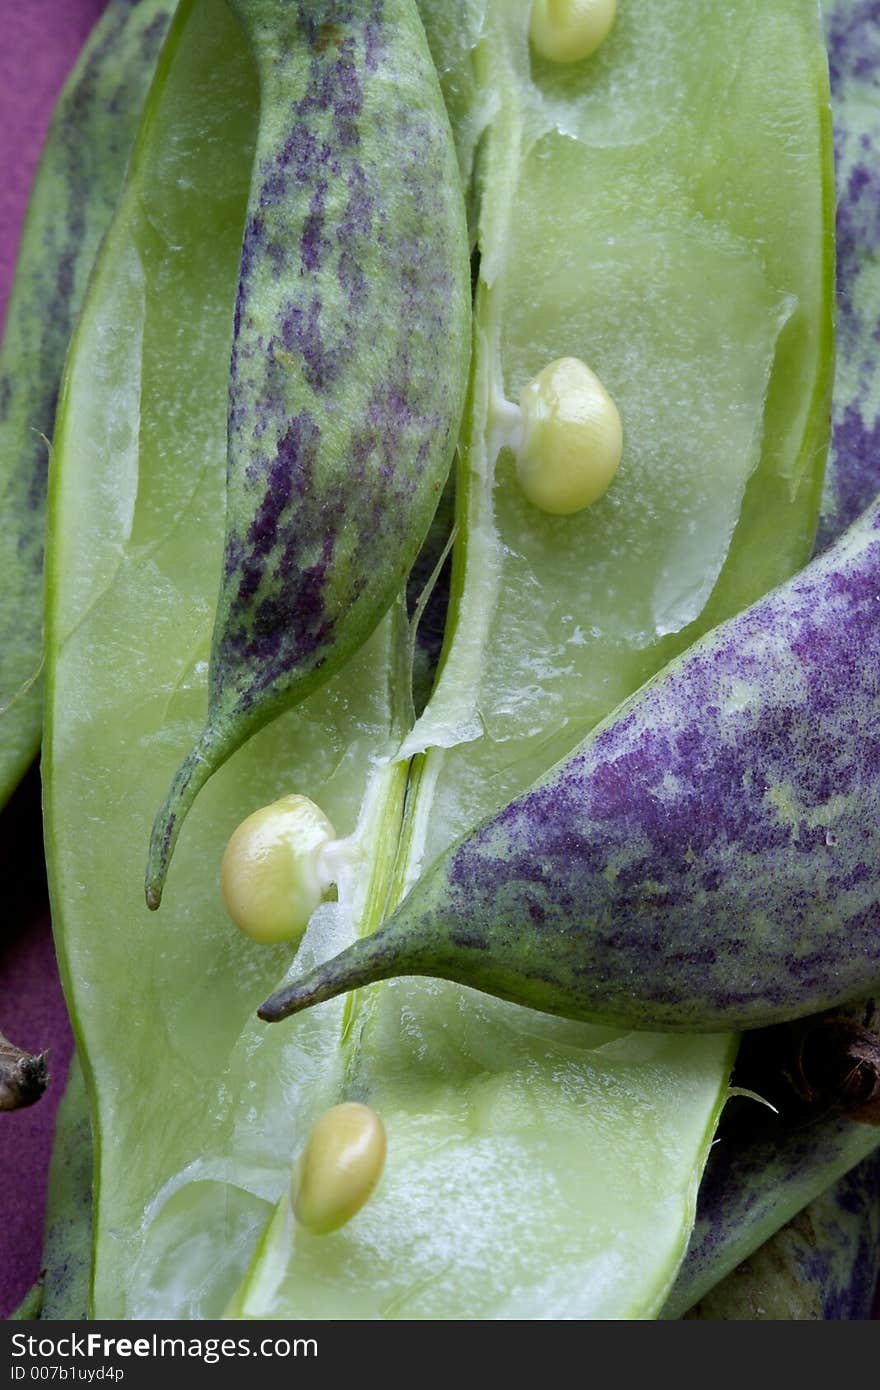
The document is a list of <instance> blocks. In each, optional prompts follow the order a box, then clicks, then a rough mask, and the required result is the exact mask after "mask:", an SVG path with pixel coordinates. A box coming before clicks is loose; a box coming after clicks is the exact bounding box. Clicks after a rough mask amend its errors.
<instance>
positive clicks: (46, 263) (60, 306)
mask: <svg viewBox="0 0 880 1390" xmlns="http://www.w3.org/2000/svg"><path fill="white" fill-rule="evenodd" d="M173 12H174V3H173V0H111V3H110V4H109V5H108V6H107V9H106V10H105V12H104V14H103V15H102V16H101V19H100V20H99V22H98V24H97V25H96V27H95V29H94V31H93V33H92V35H91V38H90V39H89V41H88V43H87V44H86V46H85V48H84V50H83V53H82V55H81V57H80V59H79V61H78V62H77V64H76V66H75V68H74V70H73V72H72V74H71V76H70V77H69V78H68V80H67V83H66V84H65V87H64V89H63V91H62V93H61V95H60V97H59V99H58V103H57V105H56V108H55V113H54V115H53V118H52V123H51V126H50V128H49V133H48V136H47V139H46V144H45V146H44V149H43V154H42V158H41V161H40V166H39V169H38V171H37V175H36V180H35V183H34V188H33V192H32V195H31V200H30V203H29V205H28V212H27V218H26V222H25V227H24V232H23V236H22V242H21V250H20V253H19V258H18V264H17V266H16V273H15V281H14V283H13V287H12V292H11V295H10V298H9V304H8V308H7V314H6V328H5V333H4V338H3V346H2V350H0V514H2V516H3V520H4V525H3V529H2V531H0V804H2V802H3V801H5V800H6V798H7V796H8V795H9V794H10V793H11V792H12V791H13V789H14V788H15V786H16V784H17V783H18V780H19V778H20V777H21V775H22V773H23V772H24V771H25V769H26V768H27V766H28V764H29V763H30V762H31V760H32V759H33V757H34V755H35V753H36V751H37V748H38V746H39V742H40V730H41V726H42V682H41V680H40V679H39V671H40V662H41V651H42V614H43V543H44V531H45V514H46V481H47V472H48V455H49V448H48V444H47V437H49V436H51V434H52V429H53V422H54V417H55V404H56V401H57V398H58V390H59V383H60V380H61V371H62V367H63V365H64V355H65V352H66V351H67V343H68V339H69V337H70V333H71V330H72V328H73V325H74V322H75V320H76V316H77V314H78V312H79V306H80V304H81V302H82V299H83V296H84V294H85V291H86V286H87V283H88V279H89V274H90V272H91V268H92V263H93V261H94V258H95V253H96V251H97V249H98V245H99V243H100V240H101V238H102V236H103V235H104V232H105V230H106V228H107V226H108V225H109V222H110V218H111V215H112V212H113V209H114V207H115V204H116V200H117V197H118V195H119V192H120V189H121V187H122V180H123V176H124V173H125V167H126V163H127V161H128V157H129V153H130V150H131V147H132V144H133V141H134V134H135V131H136V129H137V123H138V120H139V118H140V113H141V108H142V106H143V103H144V98H145V96H146V92H147V87H148V84H149V81H150V78H151V76H152V72H153V68H154V66H155V62H156V57H157V55H158V52H159V48H160V46H161V43H162V40H163V38H164V36H165V33H166V31H167V28H168V25H169V22H170V19H171V15H172V14H173Z"/></svg>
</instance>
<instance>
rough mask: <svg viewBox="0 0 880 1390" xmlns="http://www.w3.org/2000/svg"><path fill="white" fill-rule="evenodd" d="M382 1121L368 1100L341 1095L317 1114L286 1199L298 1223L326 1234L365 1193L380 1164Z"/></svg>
mask: <svg viewBox="0 0 880 1390" xmlns="http://www.w3.org/2000/svg"><path fill="white" fill-rule="evenodd" d="M385 1152H386V1140H385V1126H384V1125H383V1124H382V1121H381V1119H380V1118H379V1116H378V1115H377V1114H376V1112H375V1110H371V1109H370V1107H369V1106H368V1105H361V1104H360V1103H358V1102H356V1101H345V1102H343V1104H341V1105H334V1106H333V1107H332V1109H330V1110H327V1111H325V1112H324V1114H323V1115H322V1116H321V1118H320V1119H319V1120H318V1122H317V1124H316V1125H315V1127H314V1129H313V1130H312V1132H311V1134H310V1135H309V1138H308V1141H307V1143H306V1146H305V1148H304V1150H303V1152H302V1155H301V1157H300V1159H299V1162H298V1164H297V1166H296V1172H295V1174H294V1179H293V1188H292V1193H291V1197H292V1202H293V1210H294V1215H295V1216H296V1219H297V1221H298V1222H299V1224H300V1225H301V1226H303V1227H304V1228H305V1229H306V1230H307V1231H311V1232H312V1234H313V1235H328V1234H329V1233H330V1232H331V1231H338V1230H339V1228H340V1226H344V1225H345V1224H346V1222H348V1221H350V1220H351V1218H352V1217H353V1216H354V1215H355V1214H356V1213H357V1212H359V1211H360V1209H361V1207H362V1206H363V1205H364V1204H365V1203H366V1202H367V1201H368V1200H369V1199H370V1197H371V1196H372V1194H373V1191H374V1190H375V1187H376V1184H377V1183H378V1181H379V1179H380V1177H381V1176H382V1169H383V1168H384V1166H385Z"/></svg>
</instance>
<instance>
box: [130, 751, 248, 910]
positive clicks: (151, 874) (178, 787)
mask: <svg viewBox="0 0 880 1390" xmlns="http://www.w3.org/2000/svg"><path fill="white" fill-rule="evenodd" d="M225 756H228V755H227V754H225V753H223V754H221V752H220V749H219V748H218V746H217V744H216V741H215V735H214V732H213V730H212V729H210V728H209V729H206V730H205V732H204V733H203V734H202V736H201V738H200V739H199V741H198V743H197V744H196V746H195V748H193V750H192V752H191V753H189V754H188V755H187V757H186V758H184V760H183V762H182V763H181V764H180V767H179V768H178V769H177V771H176V772H175V774H174V780H173V781H172V783H171V786H170V787H169V789H168V795H167V796H166V798H165V800H164V802H163V803H162V806H161V808H160V810H159V814H158V815H157V816H156V819H155V821H154V822H153V830H152V833H151V835H150V849H149V854H148V856H147V872H146V876H145V880H144V895H145V898H146V902H147V907H148V908H149V909H150V911H151V912H155V911H156V908H157V907H158V906H159V904H160V903H161V901H162V891H163V889H164V887H165V878H166V876H167V874H168V865H169V864H170V863H171V856H172V854H173V853H174V846H175V844H176V843H177V836H178V834H179V833H180V827H181V825H182V824H183V821H184V817H185V816H186V813H187V811H188V810H189V809H190V807H191V806H192V804H193V802H194V801H195V799H196V797H197V796H198V794H199V792H200V791H201V789H202V787H203V786H204V785H205V783H206V782H207V780H208V778H209V777H210V776H211V775H212V773H214V772H215V771H216V770H217V768H218V767H219V766H220V764H221V763H222V762H223V761H224V760H225Z"/></svg>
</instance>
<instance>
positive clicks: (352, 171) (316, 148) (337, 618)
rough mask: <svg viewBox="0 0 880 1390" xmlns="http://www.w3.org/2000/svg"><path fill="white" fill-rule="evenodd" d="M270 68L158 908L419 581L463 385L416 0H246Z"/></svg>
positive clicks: (450, 173) (447, 179) (456, 268)
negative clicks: (201, 666) (289, 725)
mask: <svg viewBox="0 0 880 1390" xmlns="http://www.w3.org/2000/svg"><path fill="white" fill-rule="evenodd" d="M232 8H233V10H234V11H235V13H236V14H237V15H238V17H239V18H240V20H241V21H242V24H243V26H244V28H245V31H246V33H247V36H248V38H249V40H250V42H251V47H252V49H253V53H254V57H255V59H256V63H257V69H258V72H259V77H260V127H259V134H258V139H257V151H256V156H255V162H254V177H253V181H252V186H251V194H250V202H249V209H248V217H247V222H246V226H245V235H244V242H243V246H242V253H241V266H240V283H239V290H238V298H237V302H236V308H235V331H234V341H233V354H232V376H231V385H230V398H229V435H228V438H229V446H228V469H227V524H226V551H225V563H224V573H223V579H222V584H221V590H220V597H219V600H218V605H217V613H216V619H215V626H214V638H213V646H212V653H211V672H210V680H209V708H208V717H207V724H206V728H205V730H204V732H203V734H202V736H201V738H200V740H199V742H198V743H197V745H196V747H195V748H194V749H193V751H192V753H190V755H189V756H188V757H187V758H186V760H185V761H184V762H183V764H182V765H181V767H180V769H179V771H178V773H177V774H176V776H175V778H174V781H173V783H172V787H171V790H170V792H169V795H168V798H167V800H166V802H165V805H164V806H163V808H162V810H161V811H160V813H159V815H158V817H157V819H156V823H155V826H154V829H153V837H152V841H151V846H150V858H149V864H148V869H147V884H146V887H147V902H148V904H149V905H150V906H151V907H157V906H158V904H159V900H160V897H161V892H162V884H163V881H164V877H165V872H166V870H167V865H168V861H169V859H170V856H171V853H172V850H173V847H174V842H175V839H176V836H177V833H178V831H179V829H180V823H181V821H182V819H183V816H184V815H185V814H186V811H187V809H188V807H189V806H190V805H191V804H192V801H193V800H194V798H195V796H196V794H197V792H198V791H199V789H200V788H201V786H202V785H203V784H204V783H205V781H206V780H207V779H208V777H210V776H211V774H212V773H213V772H215V771H216V769H217V768H218V767H219V766H220V765H221V764H222V763H223V762H224V761H225V760H226V759H227V758H228V757H229V756H230V755H231V754H232V753H233V752H234V751H235V749H236V748H238V747H239V746H240V745H241V744H242V743H244V741H245V740H246V739H248V738H249V737H250V736H251V735H252V734H253V733H255V732H256V731H257V729H259V728H260V727H261V726H262V725H263V724H265V723H267V722H268V721H269V720H270V719H273V718H275V717H276V716H277V715H278V714H279V713H281V711H282V710H283V709H285V708H287V707H288V706H290V705H292V704H295V703H297V702H298V701H300V700H302V699H303V698H304V697H305V696H306V695H308V694H309V693H310V692H311V691H312V690H313V689H314V688H315V687H316V686H317V685H319V684H320V683H321V682H323V681H324V680H326V679H327V677H328V676H330V675H331V674H332V673H333V672H334V671H335V670H337V669H338V668H339V667H340V666H341V665H342V664H343V663H344V662H345V661H346V660H347V659H348V658H349V657H350V656H351V655H352V654H353V653H354V652H355V651H356V650H357V649H358V648H359V647H360V646H361V645H362V643H363V642H364V641H365V640H366V638H367V637H368V636H369V634H370V632H371V631H372V630H373V628H374V627H375V626H376V624H377V623H378V621H379V619H380V618H381V617H382V615H383V613H384V612H386V611H387V609H388V607H389V606H390V604H391V602H392V601H393V599H394V597H395V595H396V594H397V593H399V592H400V591H401V590H402V588H403V586H404V583H405V581H406V575H407V573H408V571H409V569H410V567H411V565H412V562H413V560H414V559H415V557H416V554H417V553H418V549H419V546H420V544H421V541H422V539H423V537H424V535H425V533H426V531H427V529H428V526H429V524H430V521H431V517H432V515H433V513H434V510H435V508H436V506H437V502H438V500H439V497H440V494H441V491H442V488H443V483H444V481H445V478H446V475H447V473H448V470H449V464H450V462H451V458H452V453H453V450H454V447H455V442H456V439H457V435H458V425H459V420H460V416H461V412H462V408H463V404H464V391H465V387H466V377H467V363H468V354H469V339H470V266H469V258H468V243H467V232H466V227H465V213H464V198H463V192H462V188H461V183H460V180H459V175H458V166H457V162H456V156H455V150H454V147H453V143H452V134H451V131H450V129H449V122H448V118H447V115H446V111H445V108H444V106H443V101H442V97H441V94H440V88H439V84H438V81H437V76H436V73H435V71H434V67H433V65H432V63H431V59H430V56H429V54H428V49H427V42H426V39H425V36H424V31H423V30H422V26H421V21H420V20H419V17H418V13H417V11H416V8H415V4H414V3H413V0H321V2H320V3H319V0H297V2H296V3H282V0H233V4H232Z"/></svg>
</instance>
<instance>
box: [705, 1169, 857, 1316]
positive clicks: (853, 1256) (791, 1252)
mask: <svg viewBox="0 0 880 1390" xmlns="http://www.w3.org/2000/svg"><path fill="white" fill-rule="evenodd" d="M878 1273H880V1151H876V1150H875V1152H874V1153H873V1154H872V1155H871V1156H870V1157H869V1158H866V1159H863V1161H862V1162H861V1163H860V1164H859V1165H858V1167H857V1168H854V1169H852V1171H851V1172H849V1173H847V1174H846V1175H845V1176H844V1177H843V1178H841V1179H840V1180H839V1181H838V1182H836V1183H835V1184H834V1185H833V1187H830V1188H828V1190H827V1191H826V1192H823V1193H821V1194H820V1196H818V1197H816V1198H815V1199H814V1200H813V1201H812V1202H811V1203H810V1204H809V1206H807V1207H805V1208H804V1210H803V1211H801V1212H798V1214H797V1216H794V1217H792V1219H791V1221H789V1222H788V1223H787V1224H786V1225H785V1226H783V1227H782V1228H781V1230H779V1231H777V1232H776V1234H775V1235H773V1236H771V1237H770V1239H769V1240H768V1241H766V1242H765V1243H764V1245H762V1246H761V1247H760V1248H759V1249H758V1250H756V1251H755V1252H754V1254H753V1255H751V1256H750V1257H749V1258H748V1260H747V1261H745V1262H743V1263H742V1264H740V1265H738V1266H737V1267H736V1269H734V1270H733V1271H732V1272H731V1273H730V1274H729V1275H728V1276H727V1278H726V1279H723V1280H722V1281H721V1283H720V1284H718V1285H716V1287H715V1288H713V1289H711V1290H710V1291H709V1293H708V1294H706V1295H705V1297H704V1298H702V1299H701V1300H700V1302H699V1303H697V1304H696V1305H695V1306H694V1307H693V1308H691V1309H690V1310H689V1312H688V1313H687V1314H686V1315H685V1316H686V1317H688V1318H696V1319H700V1320H703V1321H711V1322H721V1321H723V1322H731V1321H736V1322H744V1321H762V1322H763V1321H771V1320H772V1321H786V1322H819V1321H822V1322H825V1321H833V1322H841V1321H846V1322H851V1321H853V1320H863V1319H868V1318H870V1316H871V1308H872V1305H873V1302H874V1293H875V1289H876V1286H877V1275H878Z"/></svg>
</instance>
